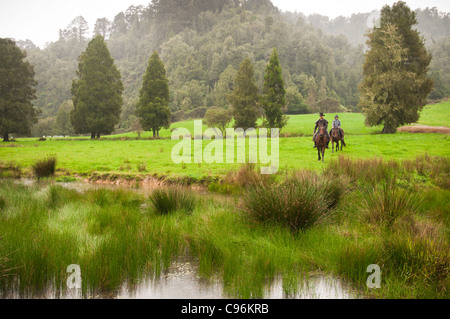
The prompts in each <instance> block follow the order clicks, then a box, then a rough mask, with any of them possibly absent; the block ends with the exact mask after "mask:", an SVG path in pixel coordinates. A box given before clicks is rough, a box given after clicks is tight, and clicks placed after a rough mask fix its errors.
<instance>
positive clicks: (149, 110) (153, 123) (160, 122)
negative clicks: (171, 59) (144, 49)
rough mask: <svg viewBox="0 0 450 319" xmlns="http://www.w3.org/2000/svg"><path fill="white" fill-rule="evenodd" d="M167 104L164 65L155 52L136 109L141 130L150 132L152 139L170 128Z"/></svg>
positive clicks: (167, 90) (166, 81)
mask: <svg viewBox="0 0 450 319" xmlns="http://www.w3.org/2000/svg"><path fill="white" fill-rule="evenodd" d="M168 104H169V80H168V79H167V77H166V69H165V68H164V63H163V62H162V61H161V60H160V58H159V55H158V53H157V52H156V51H155V52H153V54H152V56H151V57H150V60H149V62H148V67H147V72H146V73H145V75H144V80H143V83H142V88H141V91H140V94H139V101H138V104H137V109H136V114H137V116H138V117H139V122H140V123H141V126H142V128H143V129H144V130H146V131H152V132H153V137H159V131H160V130H161V129H162V128H169V126H170V118H171V116H172V114H171V112H170V109H169V106H168Z"/></svg>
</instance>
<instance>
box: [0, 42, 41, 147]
mask: <svg viewBox="0 0 450 319" xmlns="http://www.w3.org/2000/svg"><path fill="white" fill-rule="evenodd" d="M25 57H26V53H25V52H22V51H21V50H20V49H19V47H18V46H17V45H16V43H15V42H14V41H13V40H11V39H0V134H1V135H2V137H3V141H4V142H8V141H9V134H10V133H18V134H30V132H31V126H32V124H34V123H37V110H36V109H35V108H34V107H33V104H31V101H32V100H34V99H35V98H36V95H35V93H36V89H35V86H36V84H37V82H36V81H35V80H34V70H33V66H32V65H31V64H30V63H28V61H24V59H25Z"/></svg>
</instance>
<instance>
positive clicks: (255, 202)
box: [0, 102, 450, 298]
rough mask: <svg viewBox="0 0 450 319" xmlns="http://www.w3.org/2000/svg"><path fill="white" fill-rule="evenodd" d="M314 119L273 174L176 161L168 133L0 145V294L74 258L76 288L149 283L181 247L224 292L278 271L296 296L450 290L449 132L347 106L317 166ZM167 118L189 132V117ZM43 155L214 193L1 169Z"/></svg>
mask: <svg viewBox="0 0 450 319" xmlns="http://www.w3.org/2000/svg"><path fill="white" fill-rule="evenodd" d="M449 108H450V102H444V103H440V104H436V105H430V106H427V108H425V110H424V111H423V113H422V116H421V119H420V120H419V123H421V124H424V125H433V123H435V124H436V125H439V126H442V125H446V126H450V123H449V122H450V121H449V118H448V114H449ZM330 117H331V116H328V117H327V118H328V119H330ZM315 119H316V116H314V115H304V116H291V118H290V120H289V124H288V126H287V127H286V129H285V130H284V131H283V134H286V137H282V138H280V169H279V172H278V174H276V175H275V176H266V175H261V174H260V173H259V171H258V170H257V168H258V167H257V166H256V167H255V166H253V165H242V164H206V163H202V164H179V165H178V164H174V163H173V162H172V159H171V149H172V147H173V146H174V145H175V144H177V142H176V141H171V140H170V139H161V140H149V139H140V140H139V139H135V137H136V133H129V134H124V135H121V136H110V137H105V138H103V139H101V140H94V141H91V140H89V139H86V138H79V139H48V140H47V141H37V139H18V140H17V141H16V142H11V143H3V144H2V145H1V147H0V175H1V176H2V177H3V178H1V179H0V298H2V295H3V294H4V295H6V296H7V295H8V293H10V292H11V291H16V290H17V291H19V292H20V293H21V294H23V295H24V296H26V297H39V296H40V292H41V291H42V290H45V289H46V288H47V287H48V286H51V287H53V288H54V289H55V290H56V291H58V290H63V289H64V287H65V282H66V279H67V273H66V268H67V266H68V265H70V264H78V265H80V267H81V269H82V279H83V286H82V289H83V294H84V295H83V296H90V294H91V293H92V295H97V294H101V295H103V293H106V294H107V295H111V294H114V292H115V291H117V290H118V289H119V288H120V287H121V285H122V284H123V283H124V282H128V283H130V284H131V285H134V284H138V283H140V282H141V281H142V280H144V279H146V278H148V277H150V278H158V277H159V276H160V275H161V274H162V273H163V272H164V270H165V269H167V268H168V267H169V266H170V264H171V263H172V262H173V261H176V260H177V259H178V258H180V257H182V256H184V255H186V254H189V255H190V256H192V257H193V258H194V259H195V260H196V262H198V264H199V275H200V276H201V277H202V278H204V279H207V280H210V279H214V278H216V279H217V278H218V279H219V280H220V282H221V283H222V285H223V288H224V291H225V292H226V294H227V295H228V296H230V297H233V298H234V297H237V298H264V296H265V292H266V290H267V287H268V286H270V284H271V283H273V282H274V281H275V280H277V279H279V278H281V279H282V285H283V291H284V293H285V295H286V296H293V295H295V293H296V292H298V290H299V289H300V288H301V287H302V285H303V284H304V279H305V278H306V279H307V278H308V276H309V275H310V274H312V273H317V272H319V273H324V274H330V275H332V276H335V277H339V278H342V279H344V280H345V281H347V282H349V283H350V284H351V285H352V287H354V288H355V289H357V290H358V291H359V292H361V293H362V294H364V296H366V297H375V298H448V297H449V293H448V291H449V290H448V289H449V284H450V280H449V279H450V277H449V266H450V256H449V251H450V250H449V236H450V231H449V230H450V218H449V212H450V204H449V203H450V151H449V146H450V141H449V139H448V136H447V135H442V134H412V133H398V134H395V135H381V134H377V133H378V132H379V130H380V128H367V127H365V126H364V124H363V117H362V115H360V114H342V115H341V121H342V123H343V127H344V129H345V131H346V133H347V135H346V143H347V145H348V147H347V148H344V151H343V152H339V153H337V154H336V153H335V154H331V148H330V150H327V152H326V155H325V156H326V157H325V162H324V163H322V162H318V161H317V151H316V150H315V149H313V147H312V146H313V143H312V141H311V135H312V131H313V128H314V122H315ZM438 119H442V121H441V122H440V123H438ZM174 127H186V128H188V129H190V130H191V131H192V130H193V121H187V122H181V123H175V124H174V125H173V126H172V128H174ZM146 134H147V133H146ZM146 134H143V136H142V137H144V138H145V137H147V135H146ZM162 136H164V137H169V136H170V131H169V130H166V131H164V132H163V134H162ZM287 136H290V137H287ZM208 143H209V142H206V141H204V142H203V146H204V147H205V146H206V145H207V144H208ZM269 150H270V147H269ZM48 156H54V157H55V158H56V160H57V162H56V167H57V172H56V175H57V177H59V178H61V177H65V176H67V175H72V176H83V177H91V178H92V177H93V176H97V177H98V176H100V178H108V179H112V178H114V179H116V178H120V177H126V178H129V179H130V180H133V179H136V177H140V178H143V177H144V176H145V175H152V176H157V177H159V178H180V179H182V178H188V179H190V180H192V181H209V182H211V181H213V180H214V182H212V183H209V190H211V191H212V192H211V194H209V195H210V196H209V195H208V196H205V194H204V193H197V192H196V191H193V190H191V189H190V188H184V187H181V186H164V187H162V188H159V189H156V190H155V191H153V192H152V193H151V194H149V195H148V196H147V195H143V194H142V193H139V192H134V191H133V190H131V189H130V190H123V189H117V190H111V189H104V188H99V189H91V190H86V191H77V190H74V189H68V188H65V187H63V186H62V185H60V184H58V183H57V182H56V181H55V178H44V179H40V180H38V181H36V182H34V183H32V184H31V185H25V184H24V183H22V182H20V180H16V179H13V178H7V177H19V176H32V175H33V169H34V170H35V168H36V167H37V166H38V164H42V167H44V168H45V165H44V164H46V161H43V162H40V163H37V160H39V159H43V158H45V157H48ZM33 167H34V168H33ZM39 167H41V166H39ZM215 193H224V194H226V195H225V196H222V195H219V194H215ZM371 264H377V265H379V266H380V267H381V269H382V279H381V288H380V289H369V288H367V286H366V280H367V277H368V273H367V271H366V270H367V266H368V265H371Z"/></svg>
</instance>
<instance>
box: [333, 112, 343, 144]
mask: <svg viewBox="0 0 450 319" xmlns="http://www.w3.org/2000/svg"><path fill="white" fill-rule="evenodd" d="M333 128H336V129H338V130H339V135H340V136H341V139H342V140H343V139H344V136H342V129H341V121H339V115H337V114H336V116H335V117H334V121H333V125H332V129H333ZM330 135H331V131H330Z"/></svg>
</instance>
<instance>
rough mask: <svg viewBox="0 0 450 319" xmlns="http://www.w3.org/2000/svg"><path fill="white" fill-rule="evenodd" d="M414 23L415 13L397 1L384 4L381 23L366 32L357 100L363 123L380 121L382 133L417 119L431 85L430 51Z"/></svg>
mask: <svg viewBox="0 0 450 319" xmlns="http://www.w3.org/2000/svg"><path fill="white" fill-rule="evenodd" d="M416 24H417V20H416V17H415V13H414V12H413V11H411V9H409V8H408V6H407V5H406V4H405V3H404V2H402V1H399V2H397V3H395V4H394V5H393V6H392V8H390V7H389V6H385V7H383V9H382V11H381V24H380V27H379V28H377V27H375V28H374V29H373V31H372V33H370V34H369V35H368V36H369V40H368V42H367V44H368V46H369V48H370V50H369V51H368V53H366V61H365V63H364V67H363V72H364V75H365V77H364V80H363V82H362V83H361V85H360V93H361V96H360V102H359V104H360V107H361V108H362V111H363V113H364V114H365V117H366V120H365V122H366V125H369V126H375V125H381V124H383V125H384V128H383V133H388V134H391V133H395V132H396V130H397V127H399V126H401V125H404V124H407V123H414V122H416V121H417V120H418V119H419V112H420V111H421V110H422V109H423V106H424V105H425V104H426V98H427V95H428V94H429V93H430V92H431V89H432V87H433V81H432V80H431V78H429V77H428V76H427V71H428V65H429V64H430V61H431V55H430V54H429V53H428V52H427V50H426V49H425V46H424V40H423V38H421V37H420V35H419V32H418V31H417V30H415V29H413V26H414V25H416Z"/></svg>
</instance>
